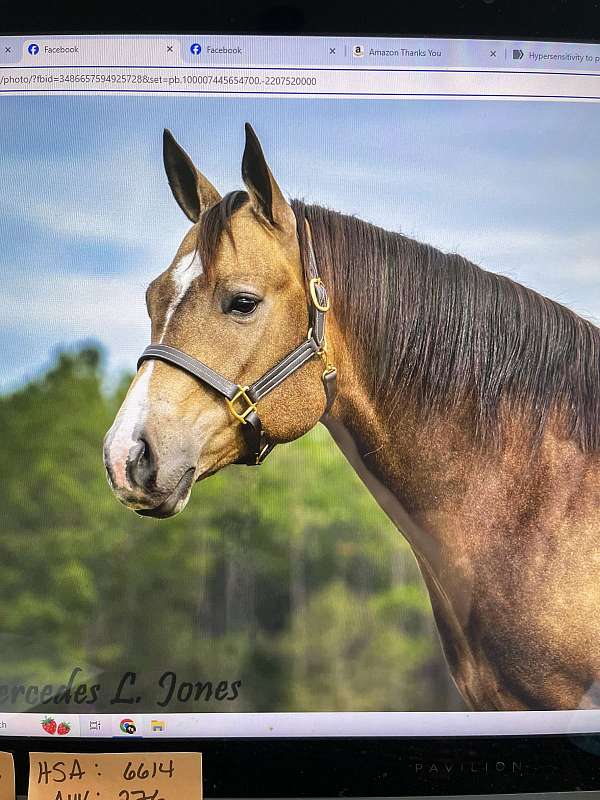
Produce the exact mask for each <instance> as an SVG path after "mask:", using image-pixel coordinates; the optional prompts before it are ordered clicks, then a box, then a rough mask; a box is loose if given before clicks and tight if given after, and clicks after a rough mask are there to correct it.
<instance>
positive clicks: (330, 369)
mask: <svg viewBox="0 0 600 800" xmlns="http://www.w3.org/2000/svg"><path fill="white" fill-rule="evenodd" d="M316 355H318V356H320V357H321V358H322V360H323V365H324V367H325V368H324V370H323V378H324V377H325V376H326V375H329V373H330V372H335V367H334V366H333V364H332V363H331V361H330V360H329V354H328V352H327V344H326V343H325V340H323V344H322V345H321V347H320V348H319V349H318V350H317V353H316Z"/></svg>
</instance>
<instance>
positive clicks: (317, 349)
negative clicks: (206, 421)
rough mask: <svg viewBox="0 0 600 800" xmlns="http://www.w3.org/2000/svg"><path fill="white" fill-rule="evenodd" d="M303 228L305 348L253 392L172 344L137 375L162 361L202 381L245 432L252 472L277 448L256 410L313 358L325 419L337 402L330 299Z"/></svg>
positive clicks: (155, 347) (153, 350)
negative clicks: (328, 327) (328, 339)
mask: <svg viewBox="0 0 600 800" xmlns="http://www.w3.org/2000/svg"><path fill="white" fill-rule="evenodd" d="M305 224H306V233H307V240H308V267H307V269H306V273H307V278H308V296H309V298H310V302H309V304H308V320H309V327H308V335H307V337H306V339H305V340H304V341H303V342H302V344H299V345H298V347H296V348H295V349H294V350H292V352H291V353H289V354H288V355H287V356H286V357H285V358H283V359H282V360H281V361H279V362H278V363H277V364H275V366H274V367H272V368H271V369H270V370H269V371H268V372H266V373H265V374H264V375H263V376H262V378H259V379H258V380H257V381H255V382H254V383H253V384H252V385H251V386H242V385H241V384H238V383H233V382H232V381H230V380H229V379H228V378H225V377H224V376H223V375H220V374H219V373H218V372H215V371H214V370H213V369H212V368H211V367H209V366H208V365H207V364H204V363H203V362H202V361H198V359H196V358H193V357H192V356H190V355H188V354H187V353H185V352H184V351H183V350H179V349H178V348H177V347H171V345H168V344H151V345H149V346H148V347H147V348H146V349H145V350H144V352H143V353H142V355H141V356H140V358H139V360H138V363H137V368H138V370H139V368H140V366H141V365H142V364H143V363H144V362H145V361H151V360H156V361H164V362H166V363H167V364H171V365H173V366H174V367H178V368H179V369H181V370H183V371H184V372H187V373H188V374H189V375H193V376H194V378H198V380H199V381H201V382H202V383H205V384H206V385H207V386H210V387H211V389H214V390H215V391H216V392H218V393H219V394H220V395H222V396H223V397H224V398H225V402H226V403H227V408H228V409H229V411H230V413H231V415H232V416H233V417H234V418H235V419H236V420H237V421H238V422H239V424H240V425H241V426H242V432H243V434H244V438H245V440H246V445H247V448H248V456H247V457H246V458H241V459H240V460H239V462H238V463H241V464H247V465H248V466H258V465H259V464H262V462H263V461H264V460H265V458H266V457H267V456H268V455H269V453H270V452H271V450H273V448H274V447H275V442H270V441H269V440H268V438H267V436H266V434H265V432H264V430H263V426H262V423H261V421H260V417H259V416H258V409H257V406H256V404H257V403H258V401H259V400H262V398H263V397H265V396H266V395H267V394H269V392H272V391H273V389H276V388H277V387H278V386H279V385H280V384H282V383H283V382H284V381H285V380H286V379H287V378H289V377H290V375H293V373H294V372H296V370H298V369H300V367H302V366H304V364H306V363H307V362H308V361H310V360H311V359H312V358H313V357H314V356H320V357H321V358H322V359H323V362H324V364H325V369H324V370H323V374H322V381H323V388H324V390H325V396H326V399H327V403H326V406H325V412H324V413H327V412H328V411H329V409H330V408H331V405H332V403H333V401H334V399H335V394H336V378H337V373H336V370H335V367H334V366H333V365H332V364H330V362H329V360H328V358H327V350H326V345H325V314H326V313H327V311H328V310H329V298H328V296H327V290H326V289H325V286H324V285H323V282H322V281H321V278H320V277H319V271H318V269H317V261H316V258H315V251H314V249H313V245H312V237H311V234H310V226H309V224H308V220H305Z"/></svg>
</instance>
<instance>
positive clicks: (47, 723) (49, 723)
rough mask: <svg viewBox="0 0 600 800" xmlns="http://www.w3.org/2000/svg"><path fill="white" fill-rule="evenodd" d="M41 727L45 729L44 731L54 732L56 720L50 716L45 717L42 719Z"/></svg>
mask: <svg viewBox="0 0 600 800" xmlns="http://www.w3.org/2000/svg"><path fill="white" fill-rule="evenodd" d="M42 728H43V729H44V730H45V731H46V733H50V734H55V733H56V722H55V721H54V720H53V719H52V717H45V718H44V719H43V720H42Z"/></svg>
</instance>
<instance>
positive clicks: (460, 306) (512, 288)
mask: <svg viewBox="0 0 600 800" xmlns="http://www.w3.org/2000/svg"><path fill="white" fill-rule="evenodd" d="M247 201H248V195H247V193H246V192H243V191H238V192H231V193H229V194H228V195H226V196H225V197H224V198H223V199H222V200H221V201H220V202H219V203H217V204H215V205H214V206H212V207H211V208H210V209H208V210H207V211H205V212H204V214H203V215H202V217H201V218H200V229H199V235H198V248H199V250H200V255H201V257H202V260H203V262H204V264H205V265H206V266H208V265H210V263H211V261H212V260H213V259H214V256H215V254H216V252H217V248H218V243H219V240H220V237H221V234H222V233H223V231H225V232H227V233H228V235H231V229H230V219H231V216H232V215H233V213H234V212H235V211H236V210H237V209H238V208H240V207H241V206H242V205H244V204H245V203H246V202H247ZM291 205H292V209H293V211H294V214H295V216H296V221H297V229H298V238H299V242H300V251H301V256H302V262H303V264H304V265H305V268H306V264H307V262H308V250H307V248H308V242H307V239H306V230H305V225H304V219H307V220H308V222H309V224H310V228H311V233H312V239H313V246H314V250H315V255H316V259H317V264H318V267H319V271H320V274H321V276H322V278H323V280H324V282H325V284H326V286H327V289H328V291H329V294H330V296H331V298H332V304H333V307H334V308H335V316H336V320H337V321H338V323H339V325H340V327H341V329H342V331H343V332H344V334H345V336H346V339H347V341H348V343H349V345H350V347H351V349H352V351H353V355H354V357H355V358H356V360H357V362H358V363H359V364H360V366H361V371H362V375H363V378H364V379H365V380H366V381H367V384H368V388H369V389H370V391H371V392H372V393H373V396H377V397H378V398H379V401H380V404H381V405H382V407H384V408H385V409H386V412H387V413H389V414H390V415H391V414H393V413H394V410H395V407H396V406H397V404H398V403H399V398H401V397H404V398H406V397H409V398H411V399H412V400H413V401H414V404H415V406H416V408H418V409H420V410H421V413H422V415H423V416H425V417H427V416H432V415H436V414H446V413H448V412H451V411H453V410H456V409H458V408H459V407H460V406H461V405H463V404H464V403H465V402H467V403H470V404H471V405H470V407H471V408H472V410H473V415H474V420H473V421H474V425H475V434H476V436H477V438H478V439H479V440H480V441H481V442H482V443H483V442H485V443H488V444H497V443H498V442H499V437H500V428H501V418H500V417H501V410H502V411H503V412H508V413H509V414H510V415H513V414H514V415H517V414H518V415H522V414H525V415H526V418H527V419H528V420H529V422H530V425H531V430H532V442H539V441H540V440H541V436H542V434H543V432H544V429H545V427H546V425H547V423H548V421H549V420H550V418H551V417H552V416H554V415H558V417H559V418H560V420H561V421H562V424H563V426H564V433H565V435H566V436H567V437H568V438H571V439H573V440H574V441H575V442H576V443H577V444H578V446H579V447H580V448H581V449H582V450H583V451H584V452H592V451H597V450H600V391H599V390H598V382H599V368H600V330H599V329H598V328H597V327H596V326H594V325H592V324H591V323H590V322H588V321H587V320H584V319H583V318H581V317H579V316H578V315H577V314H575V313H574V312H573V311H571V310H570V309H568V308H565V307H564V306H562V305H560V304H559V303H557V302H555V301H553V300H550V299H548V298H547V297H544V296H543V295H540V294H538V293H537V292H535V291H533V290H532V289H528V288H526V287H525V286H522V285H521V284H519V283H516V282H515V281H513V280H511V279H510V278H507V277H505V276H503V275H497V274H495V273H491V272H487V271H486V270H484V269H482V268H481V267H478V266H477V265H476V264H473V263H471V262H470V261H468V260H467V259H466V258H463V257H462V256H460V255H456V254H453V253H442V252H441V251H440V250H437V249H436V248H435V247H432V246H430V245H427V244H422V243H421V242H417V241H415V240H414V239H410V238H409V237H407V236H403V235H402V234H399V233H394V232H390V231H387V230H384V229H383V228H379V227H377V226H376V225H372V224H370V223H368V222H364V221H363V220H361V219H358V218H357V217H353V216H348V215H345V214H341V213H339V212H337V211H331V210H330V209H326V208H323V207H321V206H318V205H305V204H304V202H302V201H300V200H292V203H291Z"/></svg>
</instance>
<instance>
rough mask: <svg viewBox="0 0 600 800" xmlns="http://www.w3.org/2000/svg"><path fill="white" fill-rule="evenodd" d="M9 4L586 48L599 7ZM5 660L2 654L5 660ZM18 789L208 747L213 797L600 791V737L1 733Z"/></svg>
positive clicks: (179, 25) (49, 22) (11, 27)
mask: <svg viewBox="0 0 600 800" xmlns="http://www.w3.org/2000/svg"><path fill="white" fill-rule="evenodd" d="M92 5H93V4H84V3H81V0H78V2H77V3H75V2H68V3H66V2H65V3H62V4H60V5H57V4H52V3H48V2H45V3H41V2H28V3H23V4H19V3H11V4H10V5H9V4H7V3H3V4H2V21H1V23H0V26H1V30H0V33H1V34H34V33H35V34H43V33H48V34H50V33H71V34H77V33H81V34H83V33H88V34H89V33H168V32H170V33H192V32H193V33H204V34H207V33H254V34H269V33H270V34H290V35H344V34H364V35H367V34H372V35H385V36H440V37H441V36H453V37H465V38H467V37H476V38H490V39H493V38H498V39H500V38H516V39H520V40H523V39H529V40H532V39H542V40H544V39H546V40H550V41H573V42H576V41H588V42H593V41H597V40H598V39H600V3H598V2H596V0H527V2H522V0H435V1H434V2H427V0H423V1H422V2H412V3H407V2H402V0H397V2H387V3H381V5H380V7H378V6H377V5H374V4H373V3H361V4H358V3H348V2H345V3H339V2H335V3H334V2H332V3H324V2H319V3H317V2H310V3H309V2H286V1H285V0H282V2H268V1H267V2H265V0H257V1H256V2H247V0H246V1H245V2H233V1H232V2H227V3H202V2H196V3H190V4H188V3H181V4H171V5H169V6H165V5H163V4H156V5H154V6H152V5H149V4H148V3H145V4H144V5H141V4H140V5H136V4H133V3H128V4H124V3H121V4H119V5H118V6H117V4H112V3H107V2H104V3H98V4H96V7H95V8H94V7H90V6H92ZM0 660H1V654H0ZM0 749H2V750H8V751H12V752H13V753H14V757H15V766H16V773H17V793H18V794H24V793H25V792H26V789H27V777H28V753H29V752H30V751H32V750H43V751H48V752H51V751H53V750H56V751H70V752H78V751H79V752H87V751H97V752H100V751H105V752H107V751H115V752H118V751H121V752H122V751H131V752H139V751H158V750H174V751H178V750H179V751H183V750H199V751H201V752H202V753H203V754H204V776H205V777H204V787H205V794H206V795H207V796H208V797H232V798H233V797H326V796H331V797H335V796H346V797H351V796H362V797H368V796H373V797H389V796H396V797H397V796H408V795H441V794H485V793H514V792H549V791H554V792H560V791H562V792H564V791H590V790H599V789H600V757H599V756H600V733H599V734H598V735H564V736H555V735H552V736H498V737H443V738H408V737H397V738H391V737H387V738H357V737H352V738H343V737H340V738H335V739H333V738H328V739H315V738H307V739H164V738H161V739H144V740H140V739H136V740H131V741H130V740H127V739H124V738H118V739H91V738H81V739H68V740H66V741H65V740H54V739H49V738H47V737H39V738H26V737H20V738H11V737H4V736H2V737H0Z"/></svg>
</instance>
